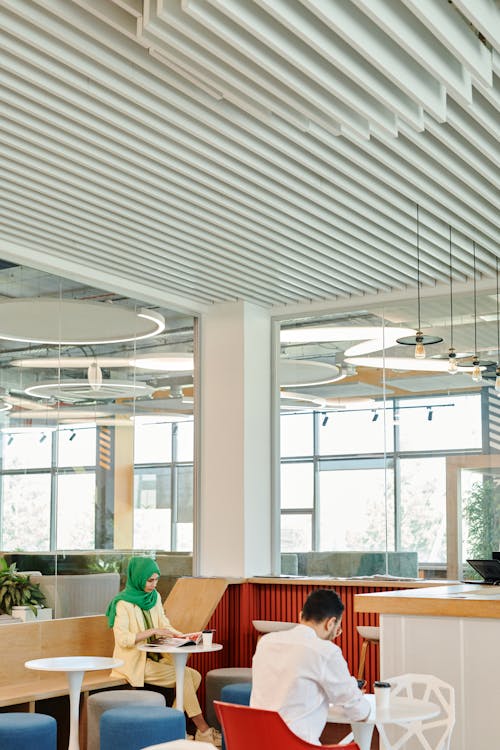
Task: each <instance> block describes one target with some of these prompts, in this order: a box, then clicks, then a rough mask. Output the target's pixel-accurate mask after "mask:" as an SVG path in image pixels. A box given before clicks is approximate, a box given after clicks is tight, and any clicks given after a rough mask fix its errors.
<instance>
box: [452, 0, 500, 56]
mask: <svg viewBox="0 0 500 750" xmlns="http://www.w3.org/2000/svg"><path fill="white" fill-rule="evenodd" d="M453 5H455V6H456V7H457V8H458V9H459V10H460V11H461V12H462V13H463V14H464V16H465V17H466V18H468V19H469V21H470V22H471V23H472V24H473V26H475V28H476V29H478V31H480V32H481V34H482V35H483V36H484V38H485V39H487V40H488V41H489V43H490V44H491V45H493V47H494V49H496V50H497V52H498V51H500V32H499V29H500V7H499V5H498V2H495V0H453Z"/></svg>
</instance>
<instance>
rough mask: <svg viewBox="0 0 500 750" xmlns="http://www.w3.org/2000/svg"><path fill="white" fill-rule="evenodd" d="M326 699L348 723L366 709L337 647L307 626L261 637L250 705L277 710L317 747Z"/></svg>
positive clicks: (256, 654) (322, 727) (364, 714)
mask: <svg viewBox="0 0 500 750" xmlns="http://www.w3.org/2000/svg"><path fill="white" fill-rule="evenodd" d="M329 703H334V704H335V705H337V706H342V708H343V709H344V711H345V714H346V716H347V718H349V719H351V720H353V721H356V720H362V719H364V718H366V717H367V716H368V714H369V711H370V705H369V703H368V701H367V700H366V698H365V697H364V695H363V693H362V692H361V691H360V689H359V688H358V683H357V681H356V679H355V678H354V677H352V676H351V675H350V673H349V669H348V667H347V663H346V661H345V659H344V657H343V656H342V651H341V650H340V648H339V647H338V646H336V645H335V644H334V643H332V642H331V641H324V640H322V639H321V638H319V637H318V636H317V635H316V633H315V631H314V630H313V629H312V628H310V627H309V626H308V625H297V627H295V628H292V629H291V630H284V631H279V632H276V633H268V634H267V635H264V636H263V637H262V638H261V639H260V641H259V642H258V644H257V649H256V651H255V654H254V657H253V664H252V695H251V698H250V705H251V706H253V707H254V708H267V709H269V710H271V711H278V712H279V714H280V715H281V716H282V718H283V719H284V721H285V722H286V723H287V724H288V726H289V727H290V729H291V730H292V731H293V732H294V733H295V734H296V735H298V736H299V737H302V739H304V740H305V741H306V742H310V743H312V744H316V745H319V744H320V743H319V737H320V734H321V732H322V731H323V729H324V726H325V723H326V719H327V714H328V704H329Z"/></svg>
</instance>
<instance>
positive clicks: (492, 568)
mask: <svg viewBox="0 0 500 750" xmlns="http://www.w3.org/2000/svg"><path fill="white" fill-rule="evenodd" d="M467 562H468V563H469V565H470V566H471V567H472V568H474V570H476V571H477V572H478V573H479V575H480V576H481V578H484V582H485V583H491V584H493V585H496V584H500V560H467Z"/></svg>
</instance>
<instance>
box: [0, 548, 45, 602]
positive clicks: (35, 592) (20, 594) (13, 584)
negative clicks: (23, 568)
mask: <svg viewBox="0 0 500 750" xmlns="http://www.w3.org/2000/svg"><path fill="white" fill-rule="evenodd" d="M45 602H46V599H45V594H44V593H43V592H42V591H41V590H40V584H39V583H32V582H31V581H30V577H29V575H24V574H23V573H21V572H20V571H18V570H17V567H16V563H12V565H8V564H7V561H6V560H5V558H4V557H0V613H2V614H6V615H10V614H12V607H18V606H26V607H29V608H30V609H31V611H32V612H33V614H34V615H35V616H37V615H38V611H37V606H38V607H43V606H44V605H45Z"/></svg>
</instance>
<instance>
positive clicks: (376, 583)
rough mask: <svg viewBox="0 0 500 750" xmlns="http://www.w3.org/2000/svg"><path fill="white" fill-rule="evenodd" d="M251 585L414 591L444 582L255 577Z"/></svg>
mask: <svg viewBox="0 0 500 750" xmlns="http://www.w3.org/2000/svg"><path fill="white" fill-rule="evenodd" d="M247 580H248V581H249V582H250V583H260V584H263V585H265V584H268V585H269V584H273V585H279V584H285V585H292V586H293V585H297V586H304V585H306V586H311V585H312V586H358V587H363V588H366V587H368V588H369V587H370V586H373V587H374V588H375V587H376V588H391V589H393V588H398V589H399V588H401V589H410V588H411V589H414V588H422V587H423V586H442V585H443V581H425V580H424V579H423V578H382V577H381V578H378V577H377V576H367V577H365V578H356V577H354V578H330V577H327V576H322V577H320V578H306V577H302V576H274V577H273V576H269V577H265V576H255V577H253V578H248V579H247Z"/></svg>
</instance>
